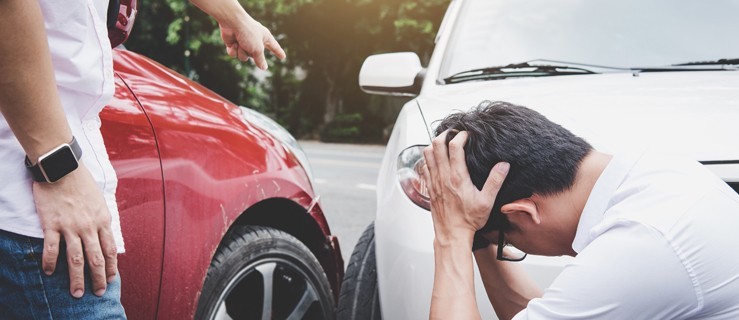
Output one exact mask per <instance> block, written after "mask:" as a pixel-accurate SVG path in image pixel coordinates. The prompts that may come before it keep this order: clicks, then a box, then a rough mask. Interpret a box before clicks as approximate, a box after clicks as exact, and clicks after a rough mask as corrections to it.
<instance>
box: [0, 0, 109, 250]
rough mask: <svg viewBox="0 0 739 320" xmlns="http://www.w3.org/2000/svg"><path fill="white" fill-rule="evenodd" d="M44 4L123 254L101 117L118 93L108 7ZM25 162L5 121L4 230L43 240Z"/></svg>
mask: <svg viewBox="0 0 739 320" xmlns="http://www.w3.org/2000/svg"><path fill="white" fill-rule="evenodd" d="M39 3H40V4H41V10H42V13H43V15H44V25H45V27H46V34H47V37H48V40H49V49H50V51H51V59H52V64H53V66H54V73H55V78H56V82H57V89H58V91H59V97H60V98H61V102H62V106H63V107H64V112H65V114H66V116H67V121H68V122H69V126H70V127H71V129H72V134H73V135H74V136H75V138H76V139H77V141H78V142H79V144H80V147H81V148H82V161H83V162H84V163H85V166H86V167H87V168H88V169H89V170H90V172H91V173H92V176H93V178H94V179H95V181H96V182H97V184H98V186H99V187H100V189H101V190H103V194H104V196H105V200H106V202H107V204H108V209H109V211H110V214H111V217H112V229H113V233H114V237H115V240H116V244H117V246H118V251H119V252H123V237H122V235H121V228H120V221H119V218H118V208H117V205H116V200H115V190H116V185H117V178H116V174H115V171H114V170H113V166H112V165H111V164H110V160H109V159H108V154H107V152H106V151H105V144H104V143H103V137H102V135H101V134H100V118H99V117H98V113H99V112H100V110H102V109H103V107H104V106H105V104H106V103H107V102H108V101H109V100H110V98H111V97H112V96H113V92H114V89H115V88H114V79H113V58H112V50H111V48H110V41H109V40H108V30H107V26H106V24H105V19H106V12H107V8H108V1H107V0H95V1H92V0H69V1H58V0H41V1H39ZM39 125H42V124H39ZM25 156H26V154H25V152H24V151H23V148H22V147H21V145H20V143H19V142H18V140H17V139H16V138H15V136H14V135H13V132H12V131H11V130H10V127H8V123H7V121H6V120H5V118H4V117H2V116H1V115H0V161H2V162H1V163H0V164H1V165H0V181H2V183H0V229H2V230H5V231H9V232H13V233H17V234H22V235H26V236H30V237H36V238H43V236H44V234H43V231H42V229H41V223H40V220H39V217H38V214H37V213H36V206H35V204H34V202H33V194H32V190H31V186H32V181H33V180H32V179H31V175H30V173H29V172H28V170H27V169H26V168H25V164H24V159H25Z"/></svg>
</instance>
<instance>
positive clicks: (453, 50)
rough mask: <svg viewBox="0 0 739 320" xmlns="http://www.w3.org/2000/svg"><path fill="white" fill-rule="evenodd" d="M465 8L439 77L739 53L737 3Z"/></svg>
mask: <svg viewBox="0 0 739 320" xmlns="http://www.w3.org/2000/svg"><path fill="white" fill-rule="evenodd" d="M461 10H462V11H461V13H460V14H461V15H460V16H459V17H458V18H457V19H456V22H455V24H454V26H453V31H452V32H453V34H452V35H451V39H450V41H449V44H448V48H447V50H446V51H445V56H444V60H443V64H442V69H441V72H440V77H439V79H445V78H448V77H450V76H452V75H456V74H459V73H462V72H465V71H469V70H475V69H481V68H490V67H501V66H507V65H510V64H520V63H522V62H530V64H532V65H534V64H539V65H541V64H552V63H551V61H561V62H571V63H572V64H575V66H577V67H582V68H587V66H585V64H587V65H598V66H608V67H614V68H624V69H628V68H643V67H664V66H672V65H676V64H685V63H692V62H708V61H718V60H720V59H730V60H729V61H730V63H728V64H736V58H739V40H737V35H739V17H738V16H737V14H738V13H739V0H712V1H700V0H517V1H505V0H465V3H463V6H462V8H461ZM542 59H543V61H542ZM731 59H733V60H731ZM537 61H538V62H537ZM725 61H726V60H722V62H725ZM547 62H549V63H547ZM565 64H566V63H565ZM572 64H567V65H572ZM558 65H559V64H558ZM518 68H521V67H518ZM588 70H590V69H588ZM614 70H617V69H614ZM544 71H547V70H544ZM558 71H562V70H558ZM581 71H582V70H578V69H577V68H573V69H572V70H567V71H566V72H565V73H563V74H577V73H582V72H581ZM585 71H587V70H585ZM535 75H536V74H535Z"/></svg>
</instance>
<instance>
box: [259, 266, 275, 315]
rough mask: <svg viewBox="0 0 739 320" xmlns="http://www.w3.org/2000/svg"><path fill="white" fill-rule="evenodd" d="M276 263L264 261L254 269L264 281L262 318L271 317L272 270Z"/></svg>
mask: <svg viewBox="0 0 739 320" xmlns="http://www.w3.org/2000/svg"><path fill="white" fill-rule="evenodd" d="M276 266H277V263H274V262H271V263H265V264H263V265H260V266H257V267H256V269H257V271H259V273H261V274H262V279H263V282H264V303H263V304H262V320H269V319H272V296H273V284H274V277H273V275H274V271H275V267H276Z"/></svg>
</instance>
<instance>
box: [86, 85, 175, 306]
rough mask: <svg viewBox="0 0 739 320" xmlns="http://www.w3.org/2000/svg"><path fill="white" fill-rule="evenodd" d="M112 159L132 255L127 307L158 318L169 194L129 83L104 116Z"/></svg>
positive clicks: (123, 264) (124, 268) (125, 257)
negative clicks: (165, 202)
mask: <svg viewBox="0 0 739 320" xmlns="http://www.w3.org/2000/svg"><path fill="white" fill-rule="evenodd" d="M100 118H101V120H102V126H101V132H102V134H103V137H104V138H105V144H106V149H107V151H108V157H109V158H110V161H111V163H112V164H113V167H114V168H115V171H116V174H117V176H118V189H117V191H116V198H117V202H118V212H119V214H120V221H121V231H122V232H123V238H124V241H125V245H126V252H125V253H124V254H121V255H120V256H119V258H118V262H119V265H118V266H119V270H120V272H121V279H122V289H121V292H122V301H123V303H124V305H126V306H137V307H136V308H127V309H126V313H127V315H128V317H129V318H130V319H142V318H152V317H153V315H155V314H156V310H157V305H158V301H159V287H160V278H161V273H162V257H163V254H164V189H163V187H162V168H161V165H160V162H159V151H158V149H157V143H156V138H155V137H154V131H153V129H152V127H151V124H150V123H149V120H148V118H147V117H146V114H144V111H143V110H142V109H141V106H140V105H139V104H138V102H137V101H136V98H135V97H134V95H133V93H132V92H131V91H130V90H129V89H128V87H127V86H126V85H125V83H124V82H123V80H121V78H120V77H118V76H116V91H115V95H114V96H113V99H112V100H111V101H110V103H108V106H107V107H105V108H104V109H103V111H102V112H101V113H100Z"/></svg>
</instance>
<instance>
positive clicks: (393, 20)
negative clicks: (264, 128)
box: [127, 0, 448, 141]
mask: <svg viewBox="0 0 739 320" xmlns="http://www.w3.org/2000/svg"><path fill="white" fill-rule="evenodd" d="M241 3H242V5H244V7H245V8H246V9H247V12H249V14H250V15H252V16H253V17H254V18H256V19H257V20H259V21H260V22H262V23H263V24H264V25H265V26H266V27H267V28H269V29H270V30H271V31H272V32H273V33H274V34H275V36H276V37H277V39H278V41H280V43H281V44H282V46H283V47H284V48H285V50H286V52H287V54H288V59H287V60H286V61H284V62H275V61H274V60H273V59H272V58H271V62H270V72H269V73H267V74H265V73H261V72H258V71H256V70H255V68H254V66H253V65H252V64H244V63H241V62H239V61H237V60H234V59H231V58H229V57H228V56H227V55H226V54H225V50H224V47H223V45H222V44H221V42H220V34H219V31H218V26H217V24H216V23H215V21H213V20H212V19H211V18H210V17H207V16H206V15H205V14H203V13H202V12H200V11H199V10H198V9H197V8H195V7H194V6H192V5H190V4H189V3H187V2H184V1H182V0H153V1H150V2H145V3H143V4H142V5H141V7H140V8H139V17H138V18H137V21H136V26H135V29H134V34H133V35H132V38H131V40H129V42H128V43H127V46H128V47H129V48H130V49H132V50H134V51H137V52H140V53H143V54H145V55H147V56H149V57H152V58H153V59H155V60H157V61H159V62H161V63H163V64H164V65H167V66H169V67H171V68H173V69H175V70H177V71H179V72H181V73H183V74H185V75H187V76H188V77H190V78H192V79H195V80H197V81H199V82H201V83H202V84H204V85H205V86H206V87H208V88H211V89H212V90H214V91H216V92H218V93H219V94H221V95H222V96H224V97H226V98H227V99H229V100H232V101H234V102H235V103H237V104H243V105H247V106H250V107H253V108H256V109H257V110H260V111H262V112H264V113H266V114H268V115H270V116H272V117H273V118H275V119H276V120H277V121H279V122H280V123H282V124H283V125H285V126H286V127H287V128H288V130H290V131H291V132H293V133H294V134H296V135H298V136H304V135H308V136H314V137H315V136H318V133H319V132H321V130H322V129H323V128H324V127H325V126H326V125H327V124H329V123H331V122H332V121H334V119H335V118H336V116H337V115H339V114H355V113H358V114H361V116H360V117H359V119H362V123H360V124H358V125H357V124H356V123H354V122H352V123H354V125H357V126H359V128H358V129H359V130H360V131H361V132H362V134H361V135H360V136H361V137H363V140H366V141H378V140H379V139H380V137H381V130H382V128H383V127H384V126H385V124H386V123H387V122H388V121H392V120H393V119H394V114H393V117H388V116H387V115H386V114H387V113H388V112H390V113H393V112H397V109H396V110H395V111H392V110H388V108H387V104H388V100H385V99H379V98H370V97H369V96H368V95H366V94H364V93H362V92H361V90H360V89H359V87H358V84H357V79H358V73H359V68H360V66H361V64H362V61H364V58H366V57H367V56H368V55H371V54H375V53H381V52H391V51H415V52H417V53H418V54H419V55H420V56H421V58H422V60H425V61H427V60H428V58H429V56H430V53H431V51H432V50H433V41H434V37H435V34H436V31H437V29H438V25H439V23H440V21H441V18H442V16H443V13H444V11H445V10H446V7H447V4H448V0H425V1H422V2H416V1H409V0H257V1H242V2H241ZM348 131H352V130H348Z"/></svg>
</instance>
